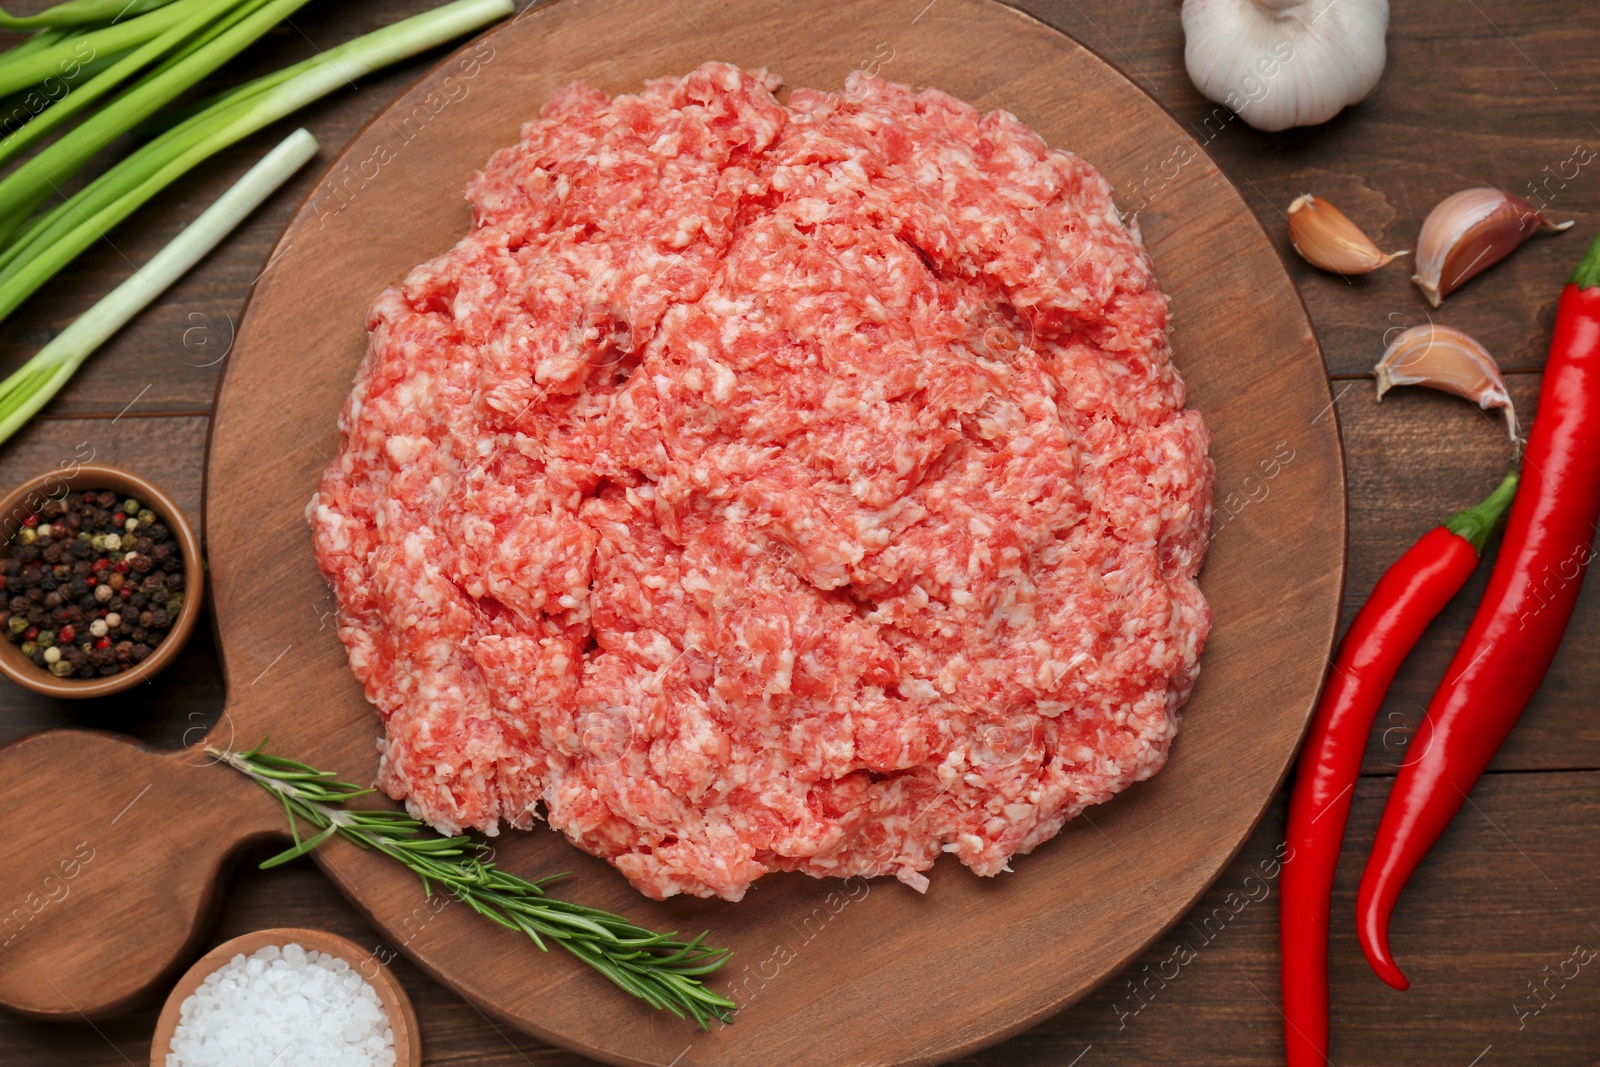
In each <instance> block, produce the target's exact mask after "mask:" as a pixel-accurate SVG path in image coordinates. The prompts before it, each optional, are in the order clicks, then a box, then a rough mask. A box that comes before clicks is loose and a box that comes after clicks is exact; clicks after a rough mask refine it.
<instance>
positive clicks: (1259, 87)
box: [1183, 0, 1389, 131]
mask: <svg viewBox="0 0 1600 1067" xmlns="http://www.w3.org/2000/svg"><path fill="white" fill-rule="evenodd" d="M1388 29H1389V0H1183V33H1184V46H1183V61H1184V65H1185V66H1187V67H1188V68H1189V77H1190V79H1191V80H1193V81H1194V85H1195V88H1196V89H1199V90H1200V92H1201V93H1203V94H1205V96H1206V97H1207V98H1209V99H1211V100H1215V101H1216V102H1217V103H1219V104H1221V105H1222V106H1223V107H1225V108H1227V109H1228V110H1229V111H1234V112H1237V113H1238V115H1239V117H1240V118H1242V119H1244V121H1246V122H1248V123H1249V124H1250V125H1252V126H1254V127H1255V128H1256V129H1258V130H1268V131H1275V130H1286V129H1288V128H1289V127H1290V126H1315V125H1316V124H1317V123H1319V122H1326V121H1328V120H1329V119H1331V118H1333V116H1335V115H1337V114H1338V113H1339V112H1340V110H1341V109H1343V108H1344V106H1345V105H1346V104H1353V103H1356V102H1357V101H1358V100H1362V99H1364V98H1365V97H1366V96H1367V95H1368V94H1369V93H1371V92H1372V90H1373V89H1375V88H1377V86H1378V79H1379V78H1380V77H1381V76H1382V75H1383V64H1384V60H1385V50H1384V35H1385V34H1386V33H1387V32H1388ZM1228 118H1232V116H1231V115H1230V116H1227V117H1226V118H1224V119H1223V122H1226V121H1227V119H1228ZM1211 123H1212V119H1211V118H1209V117H1208V118H1207V119H1206V120H1205V124H1206V127H1207V129H1209V128H1210V126H1211ZM1221 129H1222V123H1219V124H1218V130H1219V131H1220V130H1221Z"/></svg>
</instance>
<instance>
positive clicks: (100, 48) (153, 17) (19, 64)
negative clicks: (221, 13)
mask: <svg viewBox="0 0 1600 1067" xmlns="http://www.w3.org/2000/svg"><path fill="white" fill-rule="evenodd" d="M192 7H193V5H192V4H185V3H183V2H179V3H173V4H168V5H167V6H165V7H162V8H158V9H157V10H155V11H152V12H150V13H149V14H148V15H141V16H140V17H139V18H136V19H128V20H127V21H126V22H115V23H112V24H111V25H109V26H106V27H103V28H101V29H97V30H89V31H88V32H86V33H82V34H78V35H76V36H73V37H67V38H64V39H62V40H60V41H57V42H55V43H54V44H51V45H50V46H48V47H46V48H40V49H34V50H30V51H28V52H26V53H24V54H23V55H22V56H21V58H18V56H17V50H16V49H12V50H10V51H9V52H7V53H5V54H3V55H0V94H6V93H14V92H16V91H17V90H18V89H26V88H27V87H28V86H30V85H32V84H33V83H34V82H37V81H42V80H44V79H45V78H48V77H49V76H50V75H52V74H56V73H58V72H59V70H60V68H61V67H62V66H63V65H64V64H68V63H72V62H74V61H79V62H81V61H82V60H84V59H86V58H89V57H92V56H96V55H100V54H102V53H107V52H123V51H126V50H127V49H129V48H137V47H139V46H140V45H142V44H144V43H145V42H146V41H148V40H150V39H151V38H153V37H156V36H159V35H160V34H161V33H162V32H164V31H165V30H166V29H168V28H169V27H171V26H173V25H174V24H176V23H177V22H179V21H180V20H182V19H183V18H184V17H185V16H186V15H187V14H188V13H189V10H190V9H191V8H192ZM85 50H87V52H88V55H85Z"/></svg>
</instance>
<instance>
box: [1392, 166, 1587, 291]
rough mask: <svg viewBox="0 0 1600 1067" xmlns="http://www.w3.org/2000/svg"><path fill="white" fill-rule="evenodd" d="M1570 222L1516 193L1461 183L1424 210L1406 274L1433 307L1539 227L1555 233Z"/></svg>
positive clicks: (1506, 254) (1496, 261)
mask: <svg viewBox="0 0 1600 1067" xmlns="http://www.w3.org/2000/svg"><path fill="white" fill-rule="evenodd" d="M1571 225H1572V223H1571V222H1562V223H1554V222H1551V221H1550V220H1549V219H1547V218H1545V217H1544V216H1543V215H1541V214H1539V212H1538V211H1536V210H1535V209H1534V207H1533V205H1532V204H1529V203H1528V202H1527V201H1526V200H1524V199H1522V198H1521V197H1520V196H1513V195H1511V194H1510V193H1506V192H1502V191H1500V190H1499V189H1463V190H1462V191H1461V192H1459V193H1455V194H1454V195H1452V196H1447V197H1445V198H1444V199H1443V200H1441V201H1439V204H1438V206H1437V207H1435V208H1434V209H1433V210H1432V211H1430V212H1428V217H1427V219H1426V220H1424V221H1423V223H1422V233H1421V235H1420V236H1418V238H1417V273H1416V274H1415V275H1414V276H1413V277H1412V279H1411V280H1412V281H1413V282H1415V283H1416V284H1417V288H1419V289H1421V290H1422V293H1423V295H1424V296H1426V297H1427V298H1428V302H1429V303H1430V304H1432V305H1433V306H1434V307H1438V306H1439V305H1440V304H1441V303H1443V302H1444V298H1445V297H1447V296H1449V295H1450V294H1451V293H1453V292H1455V291H1456V290H1457V289H1459V288H1461V286H1462V285H1463V284H1465V283H1466V281H1467V280H1468V279H1469V278H1474V277H1476V276H1477V275H1479V274H1482V273H1483V272H1484V271H1486V270H1488V269H1489V268H1490V267H1492V266H1494V265H1495V264H1496V263H1498V262H1500V261H1501V260H1502V259H1505V258H1506V257H1507V256H1509V255H1510V254H1511V253H1512V252H1514V251H1516V250H1517V248H1518V247H1520V246H1521V244H1522V242H1524V241H1526V240H1527V239H1528V238H1530V237H1532V236H1533V235H1534V234H1535V233H1537V232H1538V231H1539V230H1544V231H1546V232H1549V233H1559V232H1560V231H1562V230H1565V229H1567V228H1568V227H1569V226H1571Z"/></svg>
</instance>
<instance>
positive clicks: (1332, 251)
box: [1289, 193, 1405, 274]
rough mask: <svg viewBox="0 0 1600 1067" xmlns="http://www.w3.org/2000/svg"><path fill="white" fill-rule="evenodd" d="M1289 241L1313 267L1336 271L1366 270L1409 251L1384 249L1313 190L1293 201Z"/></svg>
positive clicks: (1290, 206)
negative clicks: (1313, 194) (1387, 251)
mask: <svg viewBox="0 0 1600 1067" xmlns="http://www.w3.org/2000/svg"><path fill="white" fill-rule="evenodd" d="M1289 243H1290V244H1292V245H1294V250H1295V251H1296V252H1299V253H1300V256H1301V258H1302V259H1304V260H1305V261H1306V262H1307V263H1309V264H1311V265H1312V266H1313V267H1321V268H1322V269H1323V270H1331V271H1333V272H1334V273H1336V274H1365V273H1367V272H1368V271H1373V270H1377V269H1378V268H1379V267H1381V266H1383V265H1384V264H1385V263H1387V262H1389V261H1390V260H1391V259H1393V258H1395V257H1396V256H1403V255H1405V253H1404V252H1389V253H1387V254H1385V253H1384V252H1382V251H1380V250H1379V248H1378V246H1377V245H1375V244H1373V243H1372V240H1371V238H1369V237H1368V236H1367V235H1366V234H1364V233H1362V232H1361V227H1359V226H1357V225H1356V224H1355V223H1353V222H1351V221H1350V219H1349V217H1348V216H1346V215H1345V213H1344V212H1342V211H1340V210H1339V209H1338V208H1336V207H1334V206H1333V205H1332V204H1330V203H1328V202H1327V201H1326V200H1319V199H1317V198H1316V197H1314V196H1312V195H1310V194H1309V193H1307V194H1305V195H1303V196H1299V197H1296V198H1295V201H1294V203H1292V204H1290V205H1289Z"/></svg>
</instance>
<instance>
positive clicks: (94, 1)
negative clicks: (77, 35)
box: [0, 0, 171, 31]
mask: <svg viewBox="0 0 1600 1067" xmlns="http://www.w3.org/2000/svg"><path fill="white" fill-rule="evenodd" d="M170 2H171V0H132V2H130V0H67V2H66V3H64V4H57V5H56V6H55V7H51V8H46V9H45V10H43V11H41V12H39V13H38V14H37V15H28V16H27V17H25V18H18V17H17V16H15V15H11V14H7V13H6V11H5V10H4V9H0V30H17V31H23V30H37V29H42V28H44V27H61V26H84V25H88V24H89V23H93V22H115V21H116V20H117V19H119V18H127V17H129V16H130V15H143V14H144V13H145V12H147V11H154V10H155V9H156V8H158V7H165V6H166V5H167V4H168V3H170Z"/></svg>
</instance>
